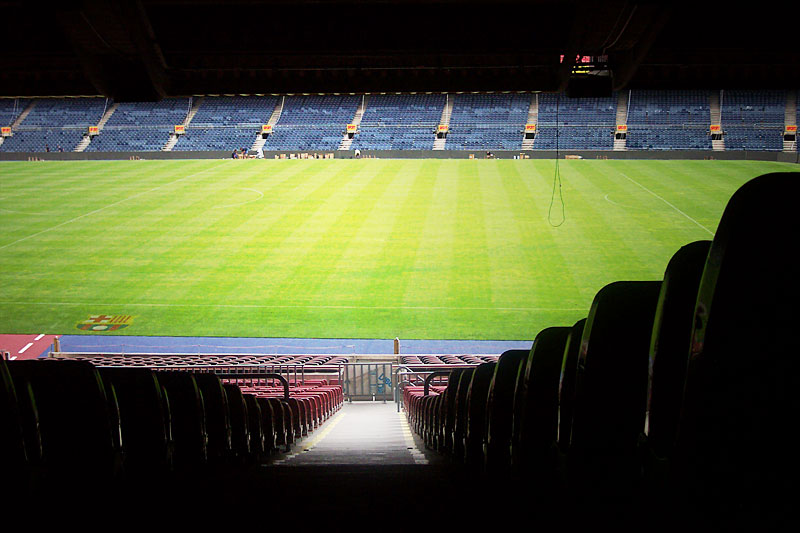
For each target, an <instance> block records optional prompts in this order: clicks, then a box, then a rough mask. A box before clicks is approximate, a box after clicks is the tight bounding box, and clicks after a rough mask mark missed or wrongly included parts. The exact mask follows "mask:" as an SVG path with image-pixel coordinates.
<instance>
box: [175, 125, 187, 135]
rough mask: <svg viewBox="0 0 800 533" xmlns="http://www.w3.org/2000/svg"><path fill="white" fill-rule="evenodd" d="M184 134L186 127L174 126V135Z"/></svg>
mask: <svg viewBox="0 0 800 533" xmlns="http://www.w3.org/2000/svg"><path fill="white" fill-rule="evenodd" d="M184 133H186V126H184V125H183V124H176V125H175V135H183V134H184Z"/></svg>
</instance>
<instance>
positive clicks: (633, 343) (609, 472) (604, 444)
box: [567, 281, 661, 498]
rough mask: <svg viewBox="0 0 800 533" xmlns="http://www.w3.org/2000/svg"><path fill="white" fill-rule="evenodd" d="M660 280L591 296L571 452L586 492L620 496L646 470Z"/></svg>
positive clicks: (574, 479) (575, 477)
mask: <svg viewBox="0 0 800 533" xmlns="http://www.w3.org/2000/svg"><path fill="white" fill-rule="evenodd" d="M660 288H661V282H660V281H619V282H615V283H611V284H609V285H606V286H605V287H603V288H602V289H601V290H600V291H599V292H598V293H597V295H596V296H595V298H594V301H593V302H592V306H591V309H590V311H589V316H588V317H587V319H586V326H585V328H584V330H583V336H582V338H581V346H580V351H579V353H578V369H577V375H576V381H575V410H574V413H573V417H572V433H571V438H570V444H569V450H568V455H567V460H568V468H569V469H570V482H571V483H572V485H573V486H574V487H575V488H576V489H577V490H579V491H583V490H588V491H589V493H591V494H593V495H596V496H602V497H608V498H610V497H613V494H614V491H613V490H611V491H607V489H621V490H624V491H627V490H629V489H632V487H633V485H634V483H635V482H636V481H637V480H638V476H639V462H638V457H637V453H636V452H637V446H638V442H639V436H640V435H641V433H642V430H643V428H644V416H645V408H646V404H647V372H648V362H649V347H650V338H651V336H652V331H653V320H654V318H655V310H656V305H657V303H658V297H659V292H660Z"/></svg>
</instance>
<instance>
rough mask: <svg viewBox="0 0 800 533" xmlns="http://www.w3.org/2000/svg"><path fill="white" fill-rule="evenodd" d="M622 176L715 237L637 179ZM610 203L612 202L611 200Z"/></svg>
mask: <svg viewBox="0 0 800 533" xmlns="http://www.w3.org/2000/svg"><path fill="white" fill-rule="evenodd" d="M620 174H622V176H623V177H625V179H627V180H628V181H630V182H631V183H633V184H634V185H637V186H639V187H641V188H642V189H644V190H645V191H647V192H649V193H650V194H652V195H653V196H655V197H656V198H658V199H659V200H661V201H662V202H664V203H665V204H667V205H668V206H670V207H671V208H672V209H674V210H675V211H677V212H678V213H680V214H681V215H683V216H684V217H686V218H687V219H688V220H690V221H691V222H694V223H695V224H696V225H697V226H698V227H699V228H700V229H702V230H704V231H706V232H707V233H708V234H709V235H711V236H712V237H713V236H714V232H713V231H711V230H710V229H708V228H707V227H705V226H704V225H702V224H701V223H699V222H698V221H696V220H695V219H693V218H692V217H690V216H689V215H687V214H686V213H684V212H683V211H681V210H680V209H678V208H677V207H676V206H675V205H673V204H671V203H670V202H668V201H667V200H666V199H664V198H663V197H662V196H659V195H658V194H657V193H654V192H653V191H651V190H650V189H648V188H647V187H645V186H644V185H642V184H641V183H639V182H638V181H636V180H635V179H633V178H631V177H630V176H628V175H627V174H625V173H624V172H620ZM606 199H607V200H608V198H606ZM609 201H610V200H609ZM612 203H613V202H612Z"/></svg>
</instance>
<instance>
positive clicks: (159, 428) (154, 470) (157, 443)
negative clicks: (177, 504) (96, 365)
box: [100, 368, 172, 479]
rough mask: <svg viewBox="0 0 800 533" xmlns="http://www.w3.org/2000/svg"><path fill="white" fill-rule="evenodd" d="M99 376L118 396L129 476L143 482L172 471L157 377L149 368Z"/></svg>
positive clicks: (105, 372)
mask: <svg viewBox="0 0 800 533" xmlns="http://www.w3.org/2000/svg"><path fill="white" fill-rule="evenodd" d="M100 375H101V376H102V378H103V383H104V384H106V386H113V387H114V390H115V392H116V396H117V402H118V404H119V413H120V427H121V430H122V449H123V453H124V459H125V471H126V476H127V477H128V478H137V479H140V478H147V477H149V476H150V475H153V474H161V475H164V474H166V473H168V472H169V471H171V469H172V449H171V447H170V441H169V429H170V428H169V427H168V419H167V415H166V413H165V412H164V398H163V394H162V389H161V385H160V384H159V382H158V379H157V378H156V376H155V374H154V373H153V372H152V371H151V370H149V369H146V368H101V369H100Z"/></svg>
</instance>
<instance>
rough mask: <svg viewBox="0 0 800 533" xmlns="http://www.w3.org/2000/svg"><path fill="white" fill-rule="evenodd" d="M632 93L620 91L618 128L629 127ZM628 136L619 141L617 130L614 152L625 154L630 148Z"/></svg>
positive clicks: (618, 98) (618, 96) (618, 97)
mask: <svg viewBox="0 0 800 533" xmlns="http://www.w3.org/2000/svg"><path fill="white" fill-rule="evenodd" d="M630 96H631V92H630V91H620V92H619V95H617V117H616V124H617V126H622V125H625V126H627V125H628V109H629V107H628V106H630ZM627 137H628V136H627V134H626V135H625V138H624V139H617V134H616V129H615V132H614V151H615V152H624V151H625V150H627V146H628V138H627Z"/></svg>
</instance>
